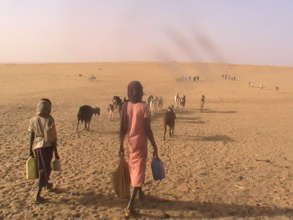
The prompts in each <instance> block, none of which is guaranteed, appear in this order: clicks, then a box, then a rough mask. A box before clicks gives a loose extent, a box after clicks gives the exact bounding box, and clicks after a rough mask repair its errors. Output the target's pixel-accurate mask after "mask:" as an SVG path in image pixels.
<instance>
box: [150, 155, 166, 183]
mask: <svg viewBox="0 0 293 220" xmlns="http://www.w3.org/2000/svg"><path fill="white" fill-rule="evenodd" d="M151 166H152V173H153V178H154V180H162V179H164V178H165V168H164V164H163V162H162V161H161V160H160V159H157V158H154V159H153V160H152V164H151Z"/></svg>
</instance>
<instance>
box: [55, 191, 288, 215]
mask: <svg viewBox="0 0 293 220" xmlns="http://www.w3.org/2000/svg"><path fill="white" fill-rule="evenodd" d="M71 195H73V196H74V197H75V195H74V194H72V193H71ZM76 196H77V198H76V200H75V201H72V199H68V200H66V199H65V200H61V201H55V203H58V204H61V203H65V204H69V205H70V201H71V202H75V203H76V202H77V203H78V204H80V205H83V206H87V207H89V206H101V207H108V208H114V207H120V208H122V209H123V208H124V207H125V206H126V204H127V200H125V199H124V200H123V199H119V198H116V197H115V196H114V195H113V194H109V195H103V194H96V193H95V192H94V191H91V192H85V193H82V192H79V193H78V194H77V195H76ZM68 202H69V203H68ZM139 208H140V209H141V210H142V213H141V214H140V215H139V216H138V217H149V218H152V219H161V218H168V217H174V218H176V219H194V218H202V217H206V218H222V217H264V216H267V217H274V216H288V217H292V216H293V209H292V208H291V209H290V208H279V207H269V206H252V205H245V204H241V205H239V204H226V203H212V202H198V201H180V200H169V199H163V198H158V197H154V196H151V195H146V196H145V200H144V201H143V204H142V205H139ZM153 209H157V210H160V211H161V213H162V214H159V215H154V214H144V213H143V212H144V210H153ZM169 211H181V213H180V216H171V215H170V214H168V212H169ZM188 211H196V212H197V213H198V214H197V215H193V216H192V215H190V214H188V216H184V215H183V213H186V212H188Z"/></svg>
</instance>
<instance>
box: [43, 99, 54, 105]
mask: <svg viewBox="0 0 293 220" xmlns="http://www.w3.org/2000/svg"><path fill="white" fill-rule="evenodd" d="M41 101H45V102H48V103H49V104H50V105H52V102H51V101H50V99H47V98H42V99H41Z"/></svg>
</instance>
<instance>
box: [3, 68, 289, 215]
mask: <svg viewBox="0 0 293 220" xmlns="http://www.w3.org/2000/svg"><path fill="white" fill-rule="evenodd" d="M174 65H176V68H175V67H174ZM224 73H235V74H237V75H239V76H240V77H241V80H240V81H225V80H223V79H222V78H221V74H224ZM79 74H81V76H80V75H79ZM181 74H190V75H192V74H194V75H195V74H198V75H200V77H201V79H202V80H201V81H200V82H197V83H193V82H176V80H175V79H176V77H178V76H180V75H181ZM292 74H293V68H290V67H272V66H252V65H224V64H191V63H181V64H172V65H171V64H170V63H84V64H26V65H12V64H10V65H0V78H1V80H0V88H1V92H0V117H1V120H0V145H1V149H0V161H1V163H2V167H1V168H2V169H1V170H0V194H1V197H0V219H122V218H123V212H122V210H123V208H124V207H125V205H126V201H125V200H121V199H118V198H116V196H115V193H114V191H113V189H112V185H111V172H112V171H113V170H114V169H115V167H116V166H117V160H118V158H117V152H118V146H119V142H118V124H119V121H118V115H115V120H114V121H111V122H110V121H109V120H108V119H107V112H106V106H107V104H109V103H110V101H111V97H112V96H113V95H119V96H125V95H126V94H125V93H126V86H127V83H128V82H129V81H130V80H134V79H137V80H140V81H141V82H142V83H143V85H144V88H145V93H146V94H155V95H161V96H163V98H164V102H165V107H166V106H167V105H168V104H171V103H172V102H173V97H174V95H175V93H176V92H177V91H178V92H179V93H181V94H185V95H186V96H187V108H186V111H184V112H178V113H177V117H178V119H177V121H176V129H175V137H173V138H169V137H168V138H167V140H166V141H163V139H162V136H163V131H162V119H161V117H162V114H159V115H157V116H156V117H155V118H154V119H153V124H152V126H153V130H154V133H155V138H156V140H157V142H158V146H159V154H160V157H161V159H162V160H163V161H164V163H165V165H166V172H167V174H166V175H167V177H166V179H165V180H163V181H162V182H155V181H153V180H152V176H151V171H150V164H149V163H150V161H149V162H148V169H147V178H146V184H145V187H144V189H145V192H146V194H147V199H146V201H145V202H144V204H139V207H140V208H141V218H140V219H159V218H167V217H170V218H171V219H172V218H173V219H214V218H215V219H243V218H246V219H292V218H293V148H292V143H293V136H292V132H291V131H292V129H293V127H292V126H293V125H292V109H293V102H292V96H293V87H292V80H293V75H292ZM92 75H94V76H96V80H89V77H91V76H92ZM250 80H253V81H257V82H262V83H263V84H264V86H265V88H264V89H262V90H261V89H256V88H249V87H248V81H250ZM276 85H278V86H279V87H280V91H278V92H277V91H275V89H274V88H275V86H276ZM201 94H205V95H206V98H207V104H206V108H207V111H206V112H204V113H200V111H199V104H200V96H201ZM42 97H48V98H50V99H51V100H52V102H53V113H52V114H53V116H54V117H55V120H56V125H57V129H58V136H59V151H60V156H61V159H62V169H63V171H62V172H61V173H57V172H55V173H53V176H52V180H54V181H53V182H54V183H55V185H56V187H57V189H58V192H57V193H52V194H50V193H48V192H44V197H45V198H47V200H48V202H47V203H45V204H42V205H35V204H33V202H32V199H33V197H32V195H33V193H34V191H33V190H34V187H35V183H34V181H28V180H26V179H25V173H24V171H25V161H26V159H27V156H28V138H27V126H28V122H29V118H30V117H32V116H33V115H34V114H35V105H36V103H37V101H38V99H39V98H42ZM82 104H90V105H95V104H96V105H98V106H100V107H101V109H102V112H101V113H102V115H101V116H100V117H99V118H94V119H93V123H92V125H93V126H92V130H91V131H90V132H87V131H81V132H80V133H79V134H76V133H75V132H74V131H75V130H74V126H75V124H76V114H77V110H78V107H79V106H80V105H82ZM149 156H151V155H149Z"/></svg>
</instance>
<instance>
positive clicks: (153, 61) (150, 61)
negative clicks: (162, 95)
mask: <svg viewBox="0 0 293 220" xmlns="http://www.w3.org/2000/svg"><path fill="white" fill-rule="evenodd" d="M91 63H92V64H93V63H184V64H189V63H197V64H218V65H245V66H271V67H293V65H292V66H290V65H281V64H249V63H225V62H201V61H176V60H170V61H158V60H135V61H134V60H128V61H79V62H74V61H60V62H59V61H52V62H51V61H50V62H43V61H40V62H0V65H34V64H43V65H46V64H91Z"/></svg>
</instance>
